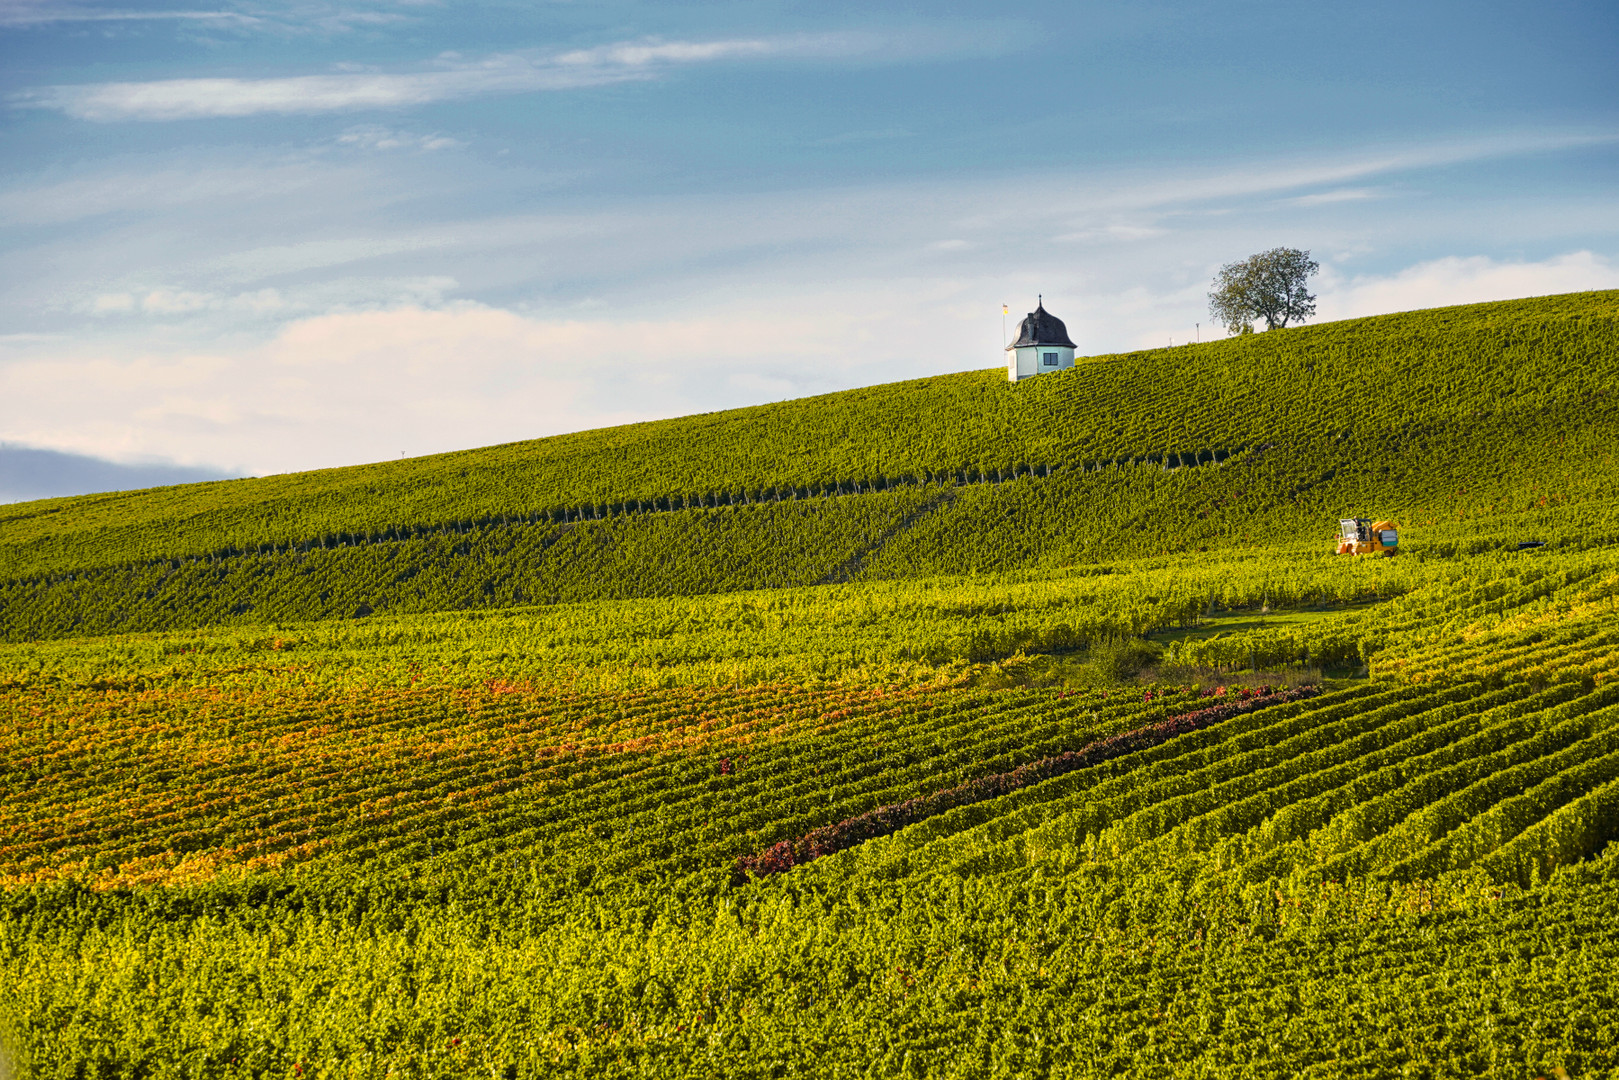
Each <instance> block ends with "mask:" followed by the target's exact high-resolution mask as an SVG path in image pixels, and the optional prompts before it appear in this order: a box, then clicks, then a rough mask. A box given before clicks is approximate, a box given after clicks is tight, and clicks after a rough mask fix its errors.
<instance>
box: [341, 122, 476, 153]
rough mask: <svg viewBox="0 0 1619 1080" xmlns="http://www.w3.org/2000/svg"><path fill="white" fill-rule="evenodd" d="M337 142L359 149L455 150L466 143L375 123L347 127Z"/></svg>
mask: <svg viewBox="0 0 1619 1080" xmlns="http://www.w3.org/2000/svg"><path fill="white" fill-rule="evenodd" d="M337 142H338V144H339V145H341V146H353V147H357V148H359V149H361V150H455V149H459V148H460V147H463V146H465V145H466V143H464V142H462V141H461V140H460V139H452V138H450V137H449V136H448V135H440V134H437V133H433V134H428V135H417V134H415V133H414V132H410V131H398V130H395V129H393V128H386V127H382V126H380V125H377V124H365V125H362V126H360V127H352V128H349V129H348V130H347V131H345V132H343V134H341V135H339V136H338V137H337Z"/></svg>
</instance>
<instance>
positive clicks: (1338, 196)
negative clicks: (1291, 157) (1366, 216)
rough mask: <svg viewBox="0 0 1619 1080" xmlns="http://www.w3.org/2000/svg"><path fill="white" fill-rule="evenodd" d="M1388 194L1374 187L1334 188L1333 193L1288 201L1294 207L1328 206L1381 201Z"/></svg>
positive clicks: (1322, 192)
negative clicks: (1342, 203)
mask: <svg viewBox="0 0 1619 1080" xmlns="http://www.w3.org/2000/svg"><path fill="white" fill-rule="evenodd" d="M1385 194H1387V193H1386V192H1384V191H1382V190H1381V189H1379V188H1372V187H1347V188H1334V189H1333V190H1331V191H1317V192H1314V193H1313V194H1310V195H1300V196H1299V197H1298V198H1296V199H1290V200H1288V201H1289V202H1291V203H1292V204H1293V205H1294V206H1328V205H1331V204H1332V203H1341V202H1362V201H1364V200H1366V199H1380V198H1382V197H1383V196H1384V195H1385Z"/></svg>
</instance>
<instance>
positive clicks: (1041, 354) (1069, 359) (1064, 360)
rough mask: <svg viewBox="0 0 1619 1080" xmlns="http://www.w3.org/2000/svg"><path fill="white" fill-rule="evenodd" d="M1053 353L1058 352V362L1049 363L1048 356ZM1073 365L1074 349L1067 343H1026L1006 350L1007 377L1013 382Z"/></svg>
mask: <svg viewBox="0 0 1619 1080" xmlns="http://www.w3.org/2000/svg"><path fill="white" fill-rule="evenodd" d="M1051 353H1055V354H1056V357H1057V362H1056V363H1055V364H1051V365H1047V364H1046V362H1045V361H1046V357H1047V355H1048V354H1051ZM1073 366H1074V350H1073V349H1071V348H1069V347H1068V346H1066V345H1025V346H1023V347H1022V348H1021V349H1008V350H1007V351H1006V377H1007V378H1008V379H1010V380H1011V381H1012V382H1017V381H1018V380H1019V379H1027V378H1030V377H1031V376H1034V375H1042V374H1044V373H1045V372H1048V371H1062V370H1064V369H1065V368H1071V367H1073Z"/></svg>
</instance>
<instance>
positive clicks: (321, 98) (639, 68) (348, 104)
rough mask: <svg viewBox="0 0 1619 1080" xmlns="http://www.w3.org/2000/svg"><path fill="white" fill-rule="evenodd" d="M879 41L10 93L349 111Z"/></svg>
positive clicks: (610, 51)
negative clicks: (404, 70) (406, 70)
mask: <svg viewBox="0 0 1619 1080" xmlns="http://www.w3.org/2000/svg"><path fill="white" fill-rule="evenodd" d="M876 47H877V43H876V41H875V39H873V38H871V37H870V36H869V35H858V34H821V35H808V36H796V37H781V38H738V39H729V40H721V41H634V42H619V43H616V44H612V45H604V46H601V47H599V48H594V49H576V50H573V51H570V52H562V53H545V54H540V53H530V52H513V53H500V54H495V55H491V56H486V57H483V58H481V59H473V60H469V59H466V58H464V57H461V56H459V55H455V54H447V55H444V56H441V57H439V58H438V59H437V60H436V61H434V62H433V63H432V64H431V65H430V66H429V67H428V68H427V69H425V70H419V71H410V72H341V73H338V74H330V75H295V76H288V77H282V78H265V79H234V78H217V79H162V80H157V81H153V82H118V83H99V84H85V85H76V86H48V87H42V88H39V89H34V90H28V91H23V92H21V93H18V94H16V95H13V97H12V99H11V100H12V103H13V104H14V105H18V106H23V107H35V108H44V109H56V110H59V111H61V112H64V113H66V114H67V115H69V116H72V117H75V118H77V119H80V120H97V121H117V120H185V119H194V118H199V117H240V116H252V115H255V114H259V113H323V112H347V111H355V110H362V109H395V108H404V107H407V106H412V105H424V104H427V103H430V102H436V101H451V100H461V99H467V98H474V97H485V96H489V95H496V94H524V93H538V92H543V91H555V90H573V89H579V88H582V87H590V86H603V85H608V84H612V83H622V82H631V81H637V80H647V79H655V78H658V77H659V75H660V74H661V73H662V72H663V71H664V70H666V69H668V68H670V67H674V66H677V65H690V64H700V63H713V62H715V61H720V60H735V59H747V58H760V57H766V56H837V55H854V54H858V53H865V52H870V51H872V50H873V49H875V48H876Z"/></svg>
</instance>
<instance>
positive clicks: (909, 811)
mask: <svg viewBox="0 0 1619 1080" xmlns="http://www.w3.org/2000/svg"><path fill="white" fill-rule="evenodd" d="M1320 692H1321V691H1320V690H1319V689H1318V688H1317V687H1314V686H1301V687H1297V688H1295V689H1291V690H1283V691H1279V692H1277V691H1273V690H1272V689H1271V688H1270V687H1268V686H1267V687H1264V688H1263V691H1262V692H1261V693H1260V694H1259V695H1257V696H1252V697H1249V696H1242V697H1238V698H1235V699H1234V700H1230V701H1225V702H1222V703H1220V704H1219V705H1211V706H1208V707H1207V708H1202V709H1197V710H1194V711H1192V712H1187V713H1181V714H1179V715H1177V716H1171V717H1170V718H1169V719H1167V720H1161V721H1159V722H1158V723H1156V724H1148V725H1146V726H1144V727H1139V728H1134V729H1132V730H1130V731H1122V732H1120V733H1119V734H1117V735H1109V736H1108V737H1106V738H1103V739H1097V740H1096V741H1095V742H1091V743H1087V744H1086V745H1085V746H1083V747H1081V748H1080V749H1078V750H1069V751H1065V752H1064V753H1061V754H1055V755H1053V756H1051V757H1046V758H1041V759H1040V760H1039V761H1031V762H1029V763H1028V764H1027V765H1020V766H1019V767H1018V768H1016V769H1013V770H1011V771H1010V772H1004V773H996V774H994V775H991V776H983V777H979V778H978V779H976V780H969V781H968V782H967V783H965V784H961V785H959V786H957V787H953V788H949V789H948V790H945V791H936V792H934V793H933V794H932V795H923V796H919V797H917V798H914V799H906V800H905V801H904V802H900V803H890V804H889V805H887V806H879V807H877V808H876V809H873V810H869V811H867V812H866V813H864V814H860V815H858V816H856V817H852V818H848V819H847V820H844V821H840V822H838V823H837V824H835V825H825V826H822V827H821V828H819V829H813V830H811V831H810V832H807V833H805V834H804V835H803V836H801V837H799V838H798V839H797V840H783V841H781V842H780V843H777V844H772V845H771V846H770V847H768V848H766V849H765V850H764V851H762V852H759V853H758V854H757V855H744V856H742V857H740V858H738V859H737V861H736V873H735V876H736V879H737V881H738V882H739V883H741V882H745V881H747V880H748V878H749V876H750V875H751V876H752V877H755V878H760V877H768V876H770V875H771V874H779V873H782V872H783V871H786V870H791V869H792V868H793V867H795V866H800V865H802V864H804V863H807V862H810V861H811V860H813V859H818V858H820V857H821V856H822V855H831V854H833V853H834V852H838V851H842V850H844V849H845V848H851V847H854V846H855V845H856V844H861V843H864V842H865V841H867V840H873V839H876V838H877V837H879V836H887V835H888V834H890V833H894V832H898V831H899V830H900V829H903V828H905V827H906V826H907V825H913V824H915V823H916V822H918V821H922V820H924V819H925V818H930V817H933V816H934V815H936V814H942V813H944V812H945V811H947V810H954V809H955V808H956V807H958V806H968V805H970V804H972V803H976V802H983V801H984V800H985V799H994V798H997V797H999V796H1001V795H1005V794H1007V793H1008V792H1012V791H1016V790H1017V789H1019V788H1022V787H1028V786H1029V785H1030V784H1038V783H1040V782H1041V781H1043V780H1050V779H1051V778H1053V777H1056V776H1062V775H1063V774H1064V773H1070V772H1073V771H1074V770H1075V769H1084V768H1088V767H1090V766H1092V765H1099V764H1101V763H1102V762H1104V761H1110V760H1112V759H1113V758H1116V757H1123V756H1124V755H1125V754H1133V753H1135V752H1136V751H1138V750H1146V749H1149V748H1150V747H1154V746H1157V745H1159V744H1160V743H1164V742H1168V741H1169V740H1170V739H1173V738H1174V737H1175V736H1177V735H1184V734H1186V733H1187V732H1189V731H1196V730H1198V729H1199V728H1205V727H1208V726H1209V725H1211V724H1218V723H1220V722H1221V721H1223V720H1229V719H1231V718H1232V717H1233V716H1241V715H1242V714H1244V713H1250V712H1254V711H1255V710H1257V709H1263V708H1265V707H1267V706H1270V705H1282V704H1285V703H1287V702H1290V701H1302V700H1304V699H1305V698H1311V697H1315V696H1316V695H1317V694H1319V693H1320Z"/></svg>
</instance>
